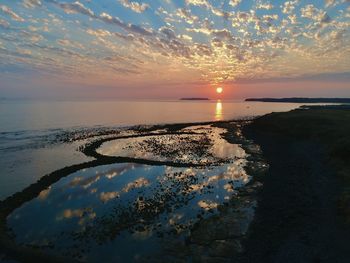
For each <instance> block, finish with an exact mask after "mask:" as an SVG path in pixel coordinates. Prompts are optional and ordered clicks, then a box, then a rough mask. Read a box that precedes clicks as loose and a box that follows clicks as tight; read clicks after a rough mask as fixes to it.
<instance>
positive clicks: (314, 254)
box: [234, 126, 350, 263]
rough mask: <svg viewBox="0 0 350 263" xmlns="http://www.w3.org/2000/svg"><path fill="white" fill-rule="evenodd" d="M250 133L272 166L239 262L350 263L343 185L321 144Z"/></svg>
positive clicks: (248, 133)
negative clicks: (340, 200) (340, 199)
mask: <svg viewBox="0 0 350 263" xmlns="http://www.w3.org/2000/svg"><path fill="white" fill-rule="evenodd" d="M245 135H246V137H248V138H249V139H253V140H254V141H255V142H256V143H258V144H260V145H261V147H262V150H263V153H264V156H265V158H266V159H267V161H268V162H269V164H270V170H269V172H268V174H267V176H266V178H265V181H264V188H263V190H262V192H261V194H260V198H259V205H258V209H257V214H256V219H255V222H254V223H253V225H252V227H251V230H250V235H249V237H248V239H247V240H246V243H245V246H246V252H245V254H244V255H243V256H242V257H241V258H240V260H239V262H259V263H260V262H350V249H349V244H350V235H349V231H346V230H345V228H344V227H343V226H342V225H341V224H340V222H338V219H337V207H336V196H337V191H338V190H339V187H338V186H339V185H338V182H337V179H336V176H335V174H334V173H335V171H334V169H332V167H330V166H329V165H328V163H327V161H326V155H325V152H324V151H323V149H322V147H321V145H319V144H316V143H312V142H309V141H300V140H295V139H291V138H288V137H286V136H283V135H276V134H274V135H273V134H269V133H266V132H261V131H259V129H256V128H255V129H254V128H252V127H249V126H248V127H247V128H246V129H245ZM234 261H235V262H237V261H236V260H234Z"/></svg>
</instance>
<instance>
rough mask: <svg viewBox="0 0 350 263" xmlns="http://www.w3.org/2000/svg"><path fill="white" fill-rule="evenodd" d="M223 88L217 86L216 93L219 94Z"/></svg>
mask: <svg viewBox="0 0 350 263" xmlns="http://www.w3.org/2000/svg"><path fill="white" fill-rule="evenodd" d="M223 91H224V90H223V88H221V87H219V88H216V93H218V94H221V93H222V92H223Z"/></svg>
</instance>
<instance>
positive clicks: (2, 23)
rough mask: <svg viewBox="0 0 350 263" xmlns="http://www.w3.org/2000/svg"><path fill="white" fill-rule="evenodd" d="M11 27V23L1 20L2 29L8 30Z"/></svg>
mask: <svg viewBox="0 0 350 263" xmlns="http://www.w3.org/2000/svg"><path fill="white" fill-rule="evenodd" d="M9 27H10V23H9V22H7V21H6V20H3V19H1V18H0V28H5V29H8V28H9Z"/></svg>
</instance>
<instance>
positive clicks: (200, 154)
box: [97, 125, 245, 164]
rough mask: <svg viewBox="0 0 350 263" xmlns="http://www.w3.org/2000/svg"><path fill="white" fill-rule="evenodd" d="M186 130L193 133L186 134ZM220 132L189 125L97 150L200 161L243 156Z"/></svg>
mask: <svg viewBox="0 0 350 263" xmlns="http://www.w3.org/2000/svg"><path fill="white" fill-rule="evenodd" d="M189 132H192V133H195V134H186V133H189ZM224 132H225V129H223V128H218V127H212V126H210V125H198V126H190V127H187V128H185V129H182V130H180V131H179V133H178V134H166V135H156V133H154V134H150V135H146V136H141V137H136V138H121V139H117V140H111V141H107V142H105V143H103V144H102V145H101V147H100V148H98V149H97V152H98V153H99V154H101V155H106V156H122V157H132V158H142V159H152V160H157V161H173V162H192V163H202V164H208V163H214V162H220V161H221V162H222V161H227V160H231V159H234V158H244V157H245V152H244V150H243V149H242V148H241V147H239V146H238V145H237V144H231V143H228V142H227V141H226V140H224V139H223V138H222V136H221V135H222V134H223V133H224Z"/></svg>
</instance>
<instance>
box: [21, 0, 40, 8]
mask: <svg viewBox="0 0 350 263" xmlns="http://www.w3.org/2000/svg"><path fill="white" fill-rule="evenodd" d="M41 4H42V3H41V1H40V0H23V5H24V7H26V8H34V7H36V6H41Z"/></svg>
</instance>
